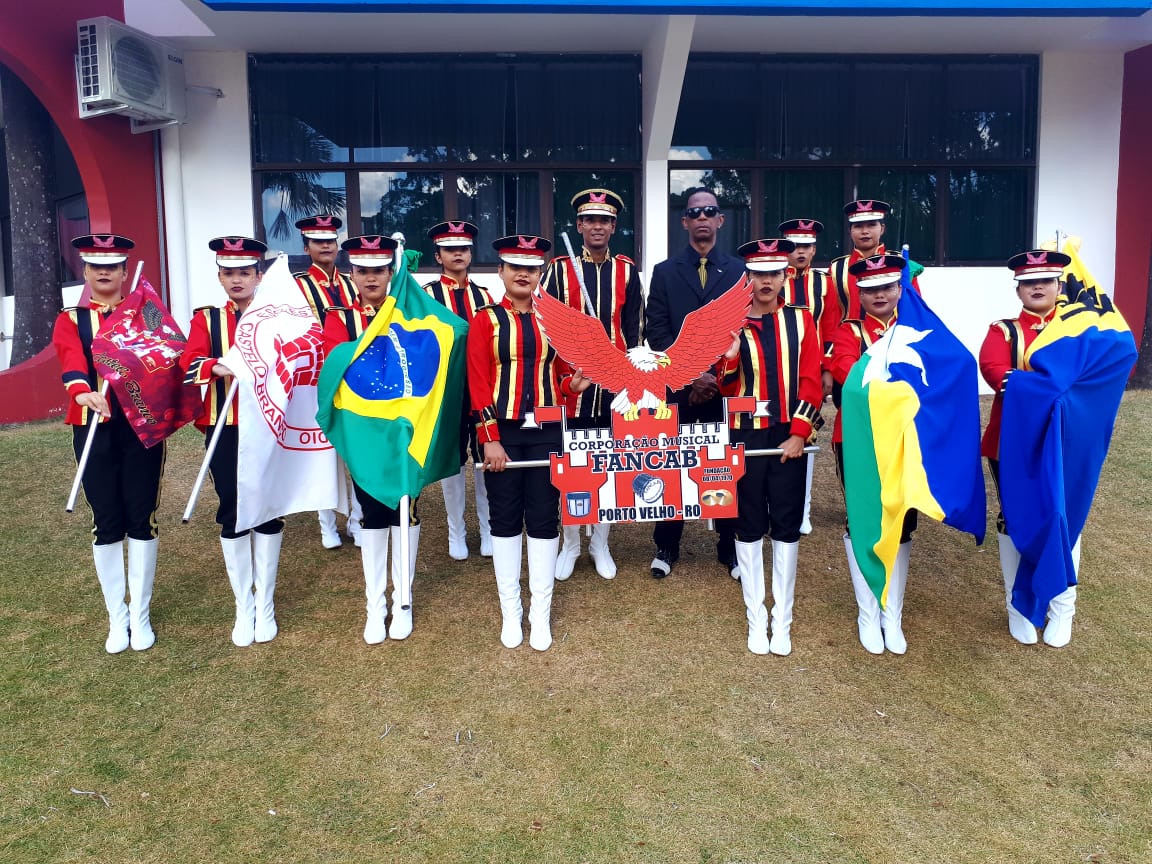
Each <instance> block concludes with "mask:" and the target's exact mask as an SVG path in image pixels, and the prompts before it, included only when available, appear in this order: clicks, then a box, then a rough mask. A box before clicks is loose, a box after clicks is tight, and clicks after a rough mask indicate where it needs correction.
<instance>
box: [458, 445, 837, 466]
mask: <svg viewBox="0 0 1152 864" xmlns="http://www.w3.org/2000/svg"><path fill="white" fill-rule="evenodd" d="M804 452H805V453H819V452H820V448H819V447H816V446H815V445H813V446H811V447H805V448H804ZM783 454H784V451H783V450H781V449H780V448H779V447H776V448H773V449H771V450H745V451H744V456H745V457H749V456H782V455H783ZM551 464H552V462H551V460H550V459H521V460H519V461H509V462H505V463H504V467H505V468H547V467H548V466H549V465H551ZM474 467H475V468H477V469H479V470H481V471H483V470H485V469H484V463H483V462H477V463H476V464H475V466H474Z"/></svg>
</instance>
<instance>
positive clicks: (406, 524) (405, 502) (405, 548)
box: [398, 495, 412, 612]
mask: <svg viewBox="0 0 1152 864" xmlns="http://www.w3.org/2000/svg"><path fill="white" fill-rule="evenodd" d="M411 506H412V498H411V497H410V496H408V495H401V496H400V584H399V586H398V587H399V588H400V608H401V609H403V610H404V611H405V612H407V611H408V610H409V609H411V608H412V580H411V579H410V578H409V574H410V573H411V572H412V565H411V564H410V563H409V562H410V561H411V560H412V544H411V542H409V539H410V538H409V534H408V529H409V528H410V527H411V515H412V514H411V510H410V508H411Z"/></svg>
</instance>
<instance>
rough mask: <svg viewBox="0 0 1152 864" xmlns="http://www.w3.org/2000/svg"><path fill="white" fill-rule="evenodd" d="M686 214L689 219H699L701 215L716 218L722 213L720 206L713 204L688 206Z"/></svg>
mask: <svg viewBox="0 0 1152 864" xmlns="http://www.w3.org/2000/svg"><path fill="white" fill-rule="evenodd" d="M684 215H685V216H686V217H688V218H689V219H699V218H700V216H701V215H704V216H707V217H708V218H709V219H715V218H716V217H717V216H719V215H720V208H719V207H716V206H714V205H712V204H709V205H708V206H707V207H686V208H684Z"/></svg>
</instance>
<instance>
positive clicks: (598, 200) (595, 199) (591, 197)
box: [588, 192, 608, 204]
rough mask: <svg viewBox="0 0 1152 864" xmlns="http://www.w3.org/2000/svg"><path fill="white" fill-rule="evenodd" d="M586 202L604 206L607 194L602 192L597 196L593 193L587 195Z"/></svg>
mask: <svg viewBox="0 0 1152 864" xmlns="http://www.w3.org/2000/svg"><path fill="white" fill-rule="evenodd" d="M588 201H589V203H592V204H605V203H607V202H608V193H607V192H603V193H601V194H599V195H597V194H596V193H595V192H589V193H588Z"/></svg>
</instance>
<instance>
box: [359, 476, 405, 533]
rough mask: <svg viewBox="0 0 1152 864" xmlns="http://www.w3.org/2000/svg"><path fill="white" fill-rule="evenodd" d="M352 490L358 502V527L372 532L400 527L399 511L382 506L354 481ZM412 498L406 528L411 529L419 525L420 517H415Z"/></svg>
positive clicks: (385, 505)
mask: <svg viewBox="0 0 1152 864" xmlns="http://www.w3.org/2000/svg"><path fill="white" fill-rule="evenodd" d="M352 489H353V490H354V491H355V492H356V500H357V501H359V502H360V512H361V514H362V515H361V518H360V527H361V528H367V529H368V530H370V531H371V530H374V529H376V528H399V527H400V510H399V509H393V508H392V507H389V506H388V505H387V504H382V503H380V502H379V501H377V500H376V499H375V498H373V497H372V496H371V495H369V494H368V493H367V492H365V491H364V490H363V489H361V488H360V487H359V486H358V485H356V481H355V480H353V481H352ZM417 500H418V499H416V498H413V499H412V504H411V505H410V506H409V508H408V527H409V528H412V527H415V526H416V525H419V524H420V517H419V516H417V515H416V501H417Z"/></svg>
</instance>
